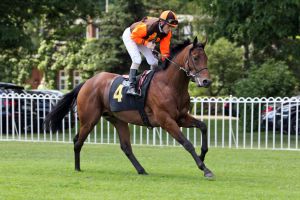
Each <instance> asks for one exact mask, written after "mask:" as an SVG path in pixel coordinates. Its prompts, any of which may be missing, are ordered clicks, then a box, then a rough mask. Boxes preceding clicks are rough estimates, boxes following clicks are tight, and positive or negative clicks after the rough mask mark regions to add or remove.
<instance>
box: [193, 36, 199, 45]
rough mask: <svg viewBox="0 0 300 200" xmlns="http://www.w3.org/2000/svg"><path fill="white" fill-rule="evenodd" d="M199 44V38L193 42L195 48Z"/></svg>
mask: <svg viewBox="0 0 300 200" xmlns="http://www.w3.org/2000/svg"><path fill="white" fill-rule="evenodd" d="M197 43H198V38H197V36H196V37H195V39H194V42H193V47H195V46H197Z"/></svg>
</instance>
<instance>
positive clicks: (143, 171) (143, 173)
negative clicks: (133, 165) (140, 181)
mask: <svg viewBox="0 0 300 200" xmlns="http://www.w3.org/2000/svg"><path fill="white" fill-rule="evenodd" d="M138 174H140V175H148V173H147V172H146V171H145V170H142V171H139V172H138Z"/></svg>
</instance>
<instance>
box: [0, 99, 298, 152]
mask: <svg viewBox="0 0 300 200" xmlns="http://www.w3.org/2000/svg"><path fill="white" fill-rule="evenodd" d="M58 100H59V98H58V97H56V96H49V95H38V96H37V95H23V94H21V95H19V94H0V105H1V109H0V141H8V140H9V141H10V140H15V141H43V142H44V141H46V142H68V143H70V142H72V141H73V137H74V135H75V134H76V133H77V132H78V130H79V123H78V121H77V113H76V112H72V113H71V112H70V113H69V114H68V115H67V116H66V117H65V118H64V120H63V122H62V129H61V130H60V131H57V132H52V131H48V130H44V129H43V120H44V118H45V116H46V115H47V113H48V112H49V111H50V110H51V109H52V107H53V106H54V105H55V103H56V102H57V101H58ZM190 113H191V114H193V115H194V116H195V117H196V118H198V119H200V120H202V121H205V122H206V124H207V127H208V133H207V134H208V144H209V146H210V147H229V148H250V149H288V150H300V148H299V145H298V143H299V134H300V128H299V127H300V124H299V122H300V120H299V119H300V117H299V114H300V99H299V98H268V99H267V98H235V97H227V98H199V97H198V98H193V97H192V98H191V109H190ZM130 129H131V140H132V143H133V144H136V145H154V146H178V145H179V144H178V143H177V142H176V141H175V140H174V139H173V138H171V137H170V136H169V134H167V133H166V132H165V131H164V130H162V129H161V128H154V129H147V128H145V127H140V126H136V125H130ZM182 132H183V133H184V134H185V135H186V137H187V138H188V139H189V140H190V141H191V142H192V143H193V144H194V146H200V145H201V132H200V130H199V129H197V128H191V129H187V128H182ZM86 142H88V143H99V144H111V143H113V144H116V143H118V142H119V141H118V135H117V132H116V130H115V128H114V127H113V126H112V125H111V124H110V123H109V122H107V121H106V120H105V119H103V118H101V120H100V122H99V123H98V125H97V126H95V128H94V130H93V131H92V132H91V133H90V135H89V137H88V138H87V141H86Z"/></svg>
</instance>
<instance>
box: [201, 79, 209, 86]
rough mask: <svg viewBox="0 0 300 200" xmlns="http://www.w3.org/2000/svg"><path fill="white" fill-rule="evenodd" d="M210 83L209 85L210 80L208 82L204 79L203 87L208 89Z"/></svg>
mask: <svg viewBox="0 0 300 200" xmlns="http://www.w3.org/2000/svg"><path fill="white" fill-rule="evenodd" d="M210 83H211V80H209V79H204V80H203V85H204V87H208V86H209V85H210Z"/></svg>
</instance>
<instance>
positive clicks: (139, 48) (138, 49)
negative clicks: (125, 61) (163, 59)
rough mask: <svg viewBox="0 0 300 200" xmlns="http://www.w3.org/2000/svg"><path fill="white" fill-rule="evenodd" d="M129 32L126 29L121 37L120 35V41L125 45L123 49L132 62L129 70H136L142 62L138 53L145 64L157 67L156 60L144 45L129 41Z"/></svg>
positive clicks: (128, 29)
mask: <svg viewBox="0 0 300 200" xmlns="http://www.w3.org/2000/svg"><path fill="white" fill-rule="evenodd" d="M130 36H131V32H130V28H129V27H128V28H126V29H125V31H124V33H123V35H122V39H123V42H124V44H125V47H126V49H127V51H128V53H129V55H130V58H131V60H132V63H133V65H131V66H132V67H131V68H135V69H138V67H139V65H140V64H141V62H142V56H141V54H140V53H142V54H143V55H144V56H145V57H146V60H147V63H148V64H149V65H151V66H153V65H154V66H157V65H158V60H157V59H156V58H155V57H154V55H153V54H152V51H151V49H149V48H147V47H146V46H144V45H140V44H137V43H135V42H134V41H133V40H132V39H131V37H130Z"/></svg>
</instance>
